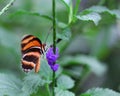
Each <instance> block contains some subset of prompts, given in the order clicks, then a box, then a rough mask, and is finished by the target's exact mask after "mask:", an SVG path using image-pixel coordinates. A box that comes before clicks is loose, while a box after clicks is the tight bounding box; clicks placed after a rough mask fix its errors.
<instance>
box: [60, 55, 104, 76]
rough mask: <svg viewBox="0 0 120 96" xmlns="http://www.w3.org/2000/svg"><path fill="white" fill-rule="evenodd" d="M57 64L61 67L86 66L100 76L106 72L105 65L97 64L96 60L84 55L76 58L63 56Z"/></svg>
mask: <svg viewBox="0 0 120 96" xmlns="http://www.w3.org/2000/svg"><path fill="white" fill-rule="evenodd" d="M60 61H61V62H59V63H60V64H61V65H62V66H66V65H69V64H70V65H73V64H75V65H76V64H77V65H87V66H88V67H89V68H90V70H91V71H92V72H94V73H95V74H96V75H98V76H99V75H102V74H104V72H105V71H106V66H105V64H103V63H101V62H99V61H98V60H97V59H96V58H94V57H90V56H85V55H80V56H79V55H78V56H64V57H63V58H61V59H60Z"/></svg>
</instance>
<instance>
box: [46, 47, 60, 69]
mask: <svg viewBox="0 0 120 96" xmlns="http://www.w3.org/2000/svg"><path fill="white" fill-rule="evenodd" d="M58 57H59V53H58V48H56V54H54V52H53V47H50V48H49V49H48V51H47V53H46V58H47V61H48V64H49V65H50V67H51V69H52V70H53V71H57V70H58V67H59V65H58V64H55V62H56V60H57V59H58Z"/></svg>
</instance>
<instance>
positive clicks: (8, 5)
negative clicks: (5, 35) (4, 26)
mask: <svg viewBox="0 0 120 96" xmlns="http://www.w3.org/2000/svg"><path fill="white" fill-rule="evenodd" d="M14 2H15V0H11V1H10V2H9V3H8V4H7V5H6V6H5V7H4V8H3V9H2V10H1V11H0V15H2V14H3V13H4V12H5V11H6V10H8V8H9V7H10V6H12V5H13V3H14Z"/></svg>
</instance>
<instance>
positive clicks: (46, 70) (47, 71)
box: [39, 59, 53, 83]
mask: <svg viewBox="0 0 120 96" xmlns="http://www.w3.org/2000/svg"><path fill="white" fill-rule="evenodd" d="M39 74H40V75H41V76H42V77H43V78H44V79H45V80H46V81H47V83H50V82H51V81H52V75H53V72H52V70H51V68H50V66H49V65H48V63H47V61H46V60H45V59H41V68H40V72H39Z"/></svg>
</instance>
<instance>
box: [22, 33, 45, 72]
mask: <svg viewBox="0 0 120 96" xmlns="http://www.w3.org/2000/svg"><path fill="white" fill-rule="evenodd" d="M42 47H43V45H42V43H41V41H40V40H39V39H38V38H37V37H35V36H33V35H26V36H24V37H23V39H22V41H21V52H22V60H21V62H22V68H23V70H24V71H25V72H28V71H30V70H32V69H33V68H35V72H38V71H39V68H40V57H41V54H43V50H42V49H43V48H42Z"/></svg>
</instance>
